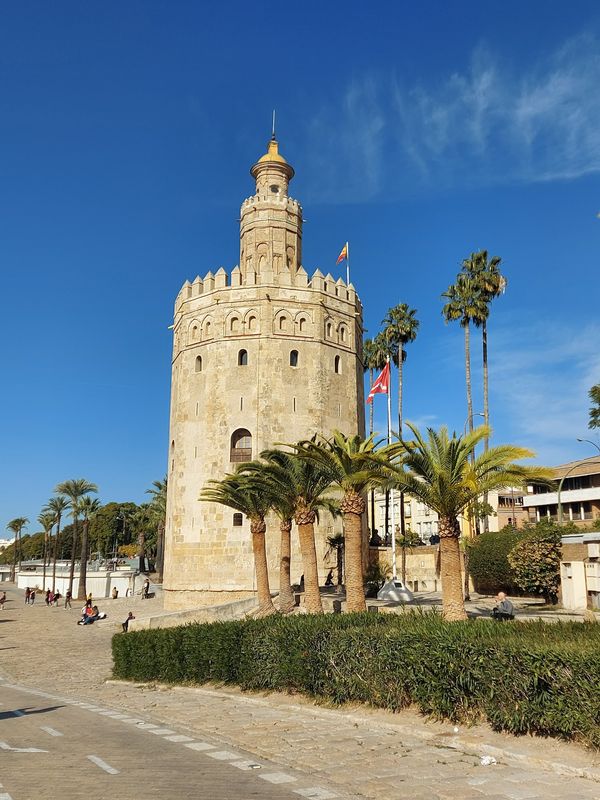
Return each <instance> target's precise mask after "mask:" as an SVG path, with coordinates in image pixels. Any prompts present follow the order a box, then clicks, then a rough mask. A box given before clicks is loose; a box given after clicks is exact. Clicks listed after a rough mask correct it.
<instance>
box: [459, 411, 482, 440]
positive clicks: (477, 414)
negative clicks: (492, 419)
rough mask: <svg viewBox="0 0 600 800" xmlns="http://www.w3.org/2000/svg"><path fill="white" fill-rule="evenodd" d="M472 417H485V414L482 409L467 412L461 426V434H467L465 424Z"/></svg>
mask: <svg viewBox="0 0 600 800" xmlns="http://www.w3.org/2000/svg"><path fill="white" fill-rule="evenodd" d="M473 417H483V418H484V419H485V414H484V413H483V411H474V412H473V413H472V414H469V416H468V417H467V418H466V420H465V424H464V426H463V436H466V435H467V425H468V424H469V422H470V421H471V420H472V419H473Z"/></svg>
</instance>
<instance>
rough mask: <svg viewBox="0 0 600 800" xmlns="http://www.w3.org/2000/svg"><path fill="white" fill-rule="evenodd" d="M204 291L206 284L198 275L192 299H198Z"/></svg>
mask: <svg viewBox="0 0 600 800" xmlns="http://www.w3.org/2000/svg"><path fill="white" fill-rule="evenodd" d="M203 289H204V283H203V281H202V278H201V277H200V275H196V277H195V278H194V282H193V283H192V297H198V296H199V295H201V294H202V291H203Z"/></svg>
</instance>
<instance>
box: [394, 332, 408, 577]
mask: <svg viewBox="0 0 600 800" xmlns="http://www.w3.org/2000/svg"><path fill="white" fill-rule="evenodd" d="M403 361H404V348H403V347H402V344H400V352H399V353H398V438H399V439H400V440H402V378H403V372H402V365H403ZM400 536H401V537H402V583H406V519H405V516H404V492H400ZM394 577H395V576H394Z"/></svg>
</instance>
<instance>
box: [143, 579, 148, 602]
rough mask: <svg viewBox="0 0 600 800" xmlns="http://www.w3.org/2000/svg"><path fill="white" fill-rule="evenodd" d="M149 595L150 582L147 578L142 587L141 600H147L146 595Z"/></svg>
mask: <svg viewBox="0 0 600 800" xmlns="http://www.w3.org/2000/svg"><path fill="white" fill-rule="evenodd" d="M149 593H150V581H149V580H148V578H146V580H145V581H144V585H143V586H142V600H147V599H148V595H149Z"/></svg>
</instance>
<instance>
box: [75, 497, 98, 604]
mask: <svg viewBox="0 0 600 800" xmlns="http://www.w3.org/2000/svg"><path fill="white" fill-rule="evenodd" d="M99 508H100V500H98V498H97V497H89V495H86V496H84V497H82V498H81V500H80V501H79V503H78V504H77V511H78V512H79V514H81V516H82V517H83V525H82V532H81V561H80V563H79V587H78V589H77V599H78V600H85V599H86V597H87V560H88V531H89V527H90V519H91V518H92V517H93V516H94V514H95V513H96V512H97V511H98V510H99Z"/></svg>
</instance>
